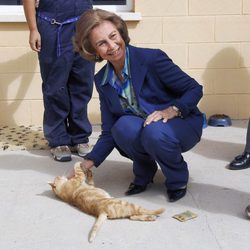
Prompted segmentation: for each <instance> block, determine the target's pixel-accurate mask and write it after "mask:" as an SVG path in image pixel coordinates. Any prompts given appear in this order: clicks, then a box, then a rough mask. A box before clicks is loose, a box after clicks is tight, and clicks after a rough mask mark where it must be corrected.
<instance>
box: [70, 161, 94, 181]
mask: <svg viewBox="0 0 250 250" xmlns="http://www.w3.org/2000/svg"><path fill="white" fill-rule="evenodd" d="M93 166H94V162H93V161H91V160H83V161H82V163H81V167H82V168H85V169H90V168H92V167H93ZM73 176H75V170H74V167H73V168H71V169H70V170H69V171H68V173H67V175H66V177H67V178H68V179H71V178H72V177H73Z"/></svg>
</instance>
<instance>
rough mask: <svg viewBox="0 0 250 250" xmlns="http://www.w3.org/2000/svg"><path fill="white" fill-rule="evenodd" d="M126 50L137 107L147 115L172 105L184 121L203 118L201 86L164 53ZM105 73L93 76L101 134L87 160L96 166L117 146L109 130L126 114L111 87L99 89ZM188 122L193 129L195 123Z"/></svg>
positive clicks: (107, 85)
mask: <svg viewBox="0 0 250 250" xmlns="http://www.w3.org/2000/svg"><path fill="white" fill-rule="evenodd" d="M128 47H129V55H130V70H131V77H132V84H133V88H134V91H135V95H136V98H137V100H138V103H139V105H140V107H141V108H143V110H144V111H145V112H146V113H147V114H151V113H152V112H154V111H155V110H163V109H165V108H167V107H169V106H171V105H175V106H176V107H178V108H179V110H180V111H181V114H182V117H183V119H185V118H191V117H195V116H199V117H200V116H201V115H202V114H201V113H200V111H199V110H198V108H197V104H198V102H199V101H200V99H201V97H202V86H201V85H199V84H198V83H197V82H196V81H195V80H194V79H193V78H191V77H190V76H188V75H187V74H186V73H185V72H183V71H182V70H181V69H180V68H179V67H178V66H177V65H175V64H174V63H173V62H172V60H171V59H170V58H169V57H168V56H167V55H166V54H165V53H164V52H163V51H161V50H159V49H145V48H137V47H134V46H131V45H129V46H128ZM105 69H106V65H105V66H104V67H103V68H102V69H101V70H100V71H99V72H98V73H97V74H96V76H95V84H96V89H97V91H98V93H99V98H100V108H101V120H102V133H101V135H100V137H99V139H98V141H97V143H96V145H95V146H94V148H93V150H92V151H91V153H89V154H88V155H87V156H86V158H87V159H91V160H93V161H94V163H95V166H98V165H100V164H101V163H102V161H103V160H105V158H106V157H107V156H108V155H109V154H110V153H111V151H112V150H113V149H114V147H115V146H116V145H115V142H114V140H113V138H112V134H111V128H112V126H113V125H114V123H115V122H116V121H117V119H119V117H121V116H123V115H125V114H126V113H125V112H124V111H123V109H122V106H121V104H120V100H119V96H118V94H117V92H116V90H115V89H114V88H113V87H112V86H111V85H110V84H106V85H101V82H102V78H103V75H104V72H105ZM187 120H189V121H190V125H191V126H192V127H194V129H196V122H195V121H194V119H187ZM197 126H198V125H197ZM197 129H198V127H197Z"/></svg>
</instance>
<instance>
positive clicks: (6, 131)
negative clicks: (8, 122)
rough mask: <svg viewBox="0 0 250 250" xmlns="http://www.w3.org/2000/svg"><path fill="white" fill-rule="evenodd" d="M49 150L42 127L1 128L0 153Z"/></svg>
mask: <svg viewBox="0 0 250 250" xmlns="http://www.w3.org/2000/svg"><path fill="white" fill-rule="evenodd" d="M45 149H46V150H47V149H49V146H48V142H47V140H46V139H45V138H44V135H43V129H42V127H41V126H35V125H30V126H15V127H13V126H12V127H11V126H0V151H3V150H10V151H15V150H45Z"/></svg>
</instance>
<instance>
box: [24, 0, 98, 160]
mask: <svg viewBox="0 0 250 250" xmlns="http://www.w3.org/2000/svg"><path fill="white" fill-rule="evenodd" d="M23 6H24V12H25V16H26V19H27V23H28V27H29V30H30V37H29V43H30V47H31V49H32V50H34V51H36V52H38V58H39V63H40V71H41V77H42V91H43V101H44V118H43V129H44V135H45V138H46V139H47V140H48V143H49V146H50V147H51V153H52V156H53V157H54V159H55V160H57V161H70V160H71V152H76V153H78V155H80V156H84V155H85V154H86V153H89V152H90V146H89V144H88V142H89V136H90V135H91V133H92V127H91V124H90V122H89V119H88V115H87V105H88V102H89V100H90V98H91V96H92V91H93V78H94V62H90V61H87V60H85V59H83V58H82V57H81V56H80V55H79V53H76V52H75V51H74V49H73V43H72V37H73V35H74V33H75V25H76V23H77V21H78V19H79V17H80V15H81V14H82V13H84V12H85V11H86V10H89V9H92V2H91V0H41V1H39V2H38V1H36V0H23Z"/></svg>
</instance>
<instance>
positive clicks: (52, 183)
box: [48, 181, 56, 188]
mask: <svg viewBox="0 0 250 250" xmlns="http://www.w3.org/2000/svg"><path fill="white" fill-rule="evenodd" d="M48 184H49V185H50V186H51V187H52V188H56V185H55V183H54V182H50V181H49V182H48Z"/></svg>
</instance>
